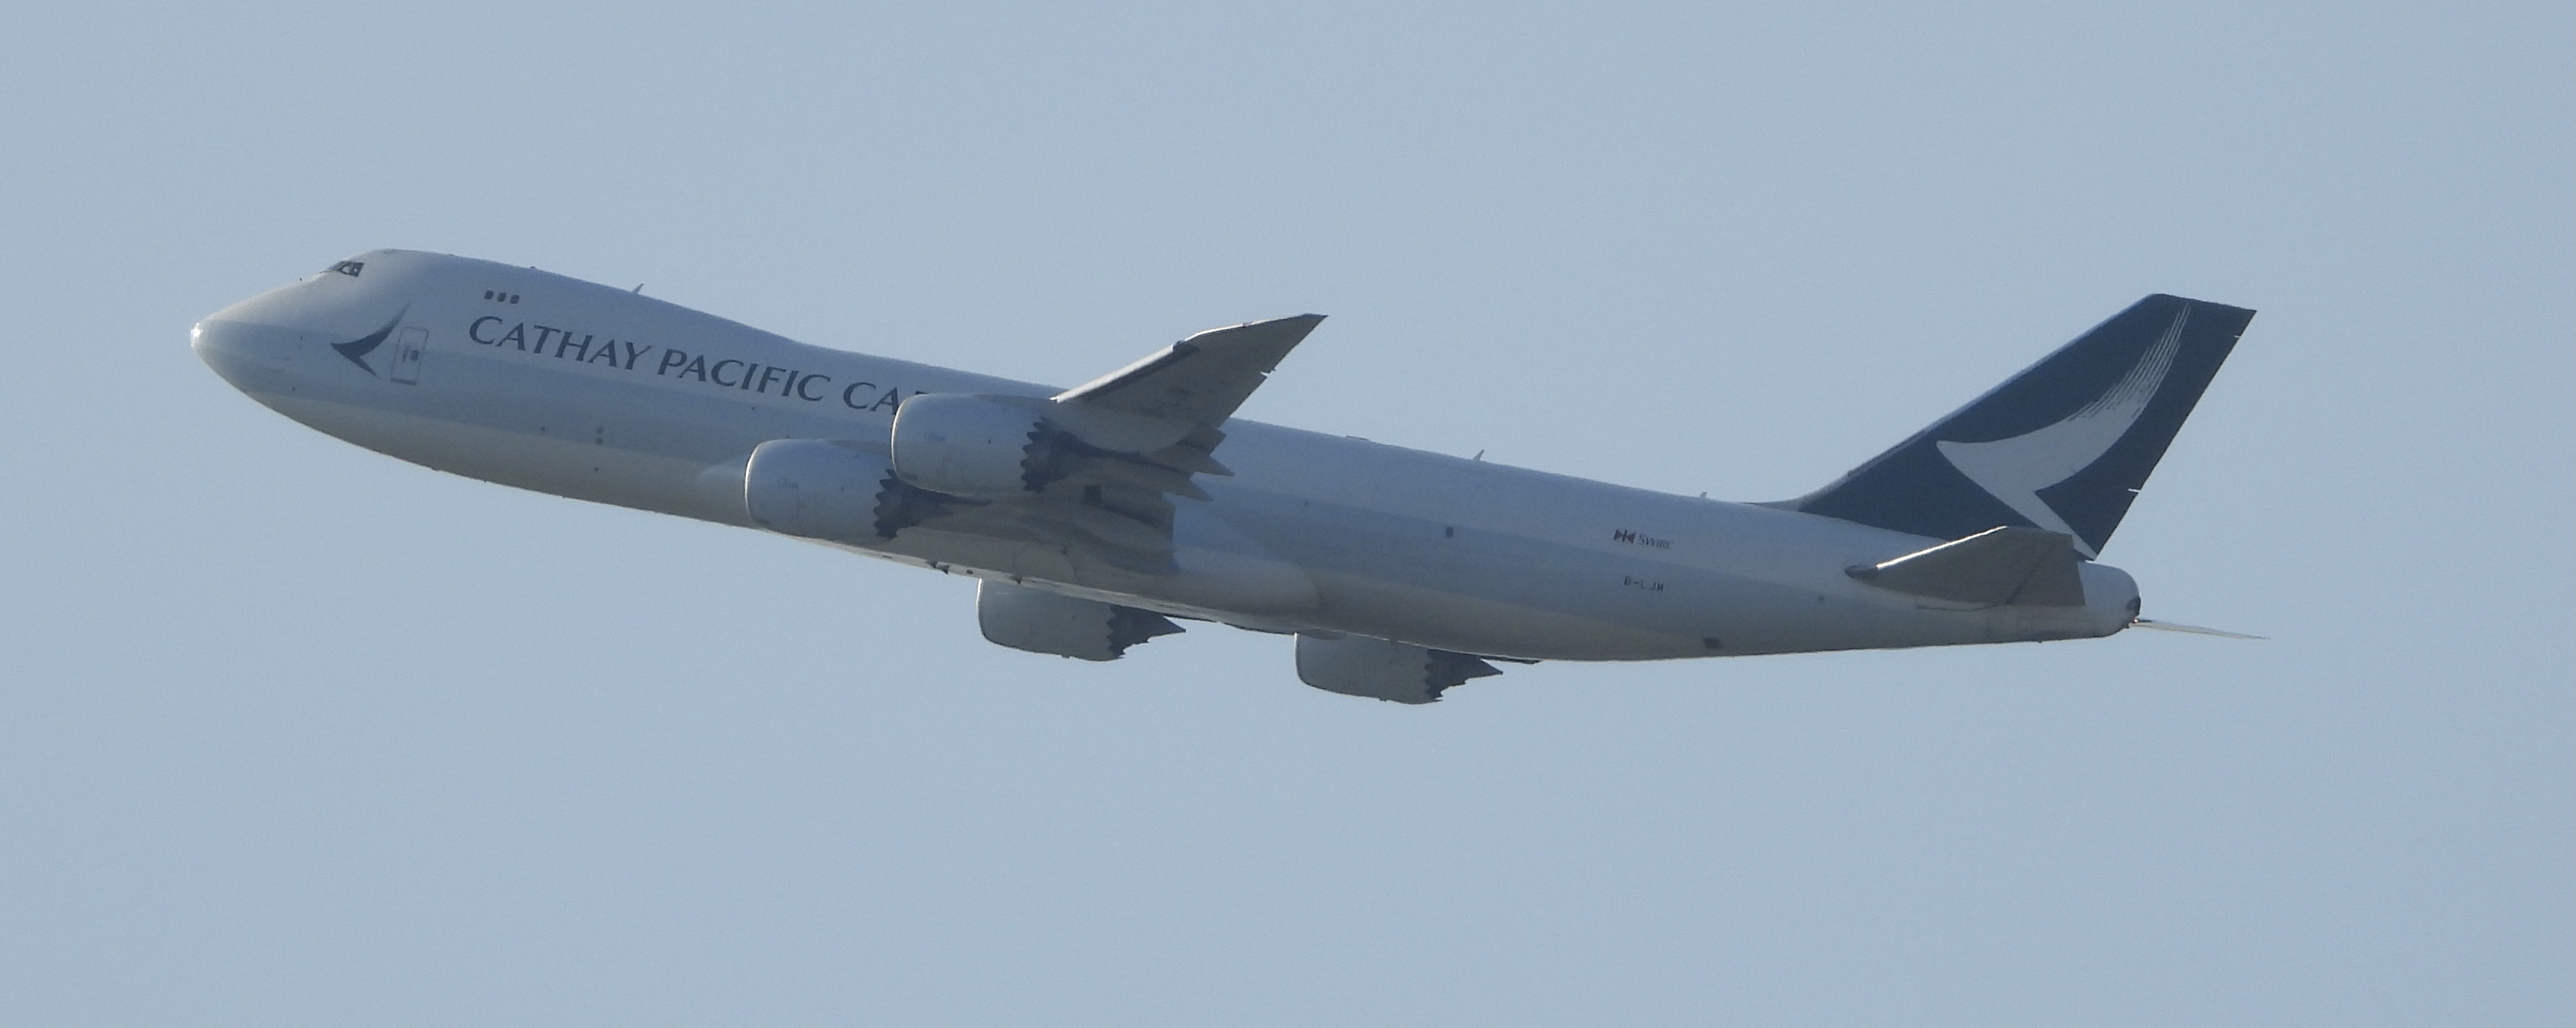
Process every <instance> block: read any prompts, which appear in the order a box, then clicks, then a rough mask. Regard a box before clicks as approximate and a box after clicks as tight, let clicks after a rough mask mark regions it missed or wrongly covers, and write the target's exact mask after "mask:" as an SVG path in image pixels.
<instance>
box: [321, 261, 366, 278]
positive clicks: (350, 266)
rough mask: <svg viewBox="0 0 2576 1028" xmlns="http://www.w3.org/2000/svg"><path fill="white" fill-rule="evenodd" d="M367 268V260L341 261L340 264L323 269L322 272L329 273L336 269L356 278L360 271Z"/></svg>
mask: <svg viewBox="0 0 2576 1028" xmlns="http://www.w3.org/2000/svg"><path fill="white" fill-rule="evenodd" d="M366 268H367V262H365V261H341V262H340V263H338V264H334V265H332V266H330V267H327V268H324V269H322V273H323V274H325V275H328V274H330V273H332V272H335V271H336V272H339V273H340V274H343V275H347V276H349V277H350V278H356V277H358V273H359V272H361V271H364V270H366Z"/></svg>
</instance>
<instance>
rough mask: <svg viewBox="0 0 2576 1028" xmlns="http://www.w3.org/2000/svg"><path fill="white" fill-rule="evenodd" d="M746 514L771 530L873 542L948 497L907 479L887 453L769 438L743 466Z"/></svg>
mask: <svg viewBox="0 0 2576 1028" xmlns="http://www.w3.org/2000/svg"><path fill="white" fill-rule="evenodd" d="M742 501H743V512H744V513H745V514H748V515H750V517H751V522H752V523H753V524H755V525H759V526H760V527H762V528H766V529H769V530H770V531H773V532H784V533H786V534H788V535H796V536H804V537H806V538H809V539H837V540H841V541H843V542H874V541H877V540H881V539H892V538H894V534H895V533H896V532H897V531H900V530H902V529H904V528H907V527H910V526H912V525H917V524H920V523H921V522H922V520H923V519H925V518H928V517H931V516H933V515H935V514H938V513H941V512H943V511H945V510H946V509H947V506H948V504H949V503H950V502H952V501H949V500H946V499H944V498H942V497H937V496H932V495H930V494H928V493H925V492H923V491H921V490H919V489H915V488H912V487H910V486H907V485H905V484H904V482H903V480H902V479H900V478H897V477H896V476H895V474H894V465H893V463H892V462H890V461H888V460H887V459H886V458H885V457H883V456H880V455H878V454H876V453H872V452H869V451H867V450H862V449H859V448H857V447H855V446H853V445H850V444H847V443H836V442H830V441H827V440H822V439H772V440H770V441H768V442H765V443H762V444H760V446H759V447H757V448H755V449H753V450H752V451H751V461H750V463H749V464H747V465H746V466H745V467H744V468H743V476H742Z"/></svg>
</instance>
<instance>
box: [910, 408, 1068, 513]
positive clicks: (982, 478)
mask: <svg viewBox="0 0 2576 1028" xmlns="http://www.w3.org/2000/svg"><path fill="white" fill-rule="evenodd" d="M1048 433H1049V429H1048V428H1047V425H1046V420H1045V419H1044V418H1041V417H1039V416H1038V414H1037V412H1035V411H1031V410H1027V409H1024V408H1020V407H1014V406H1011V405H1009V404H1005V403H996V402H994V401H992V400H988V399H985V398H983V397H980V396H964V395H958V394H954V393H924V394H921V395H919V396H915V397H913V398H911V399H908V400H905V401H903V406H901V407H897V408H895V412H894V435H893V445H892V447H891V449H892V451H893V464H894V473H895V474H896V475H897V476H899V477H901V478H902V479H903V480H904V481H906V482H909V483H912V484H913V485H915V486H919V487H921V488H923V489H928V490H930V491H932V492H937V493H949V494H951V495H956V496H974V497H981V498H985V499H1002V498H1006V497H1011V496H1017V495H1021V494H1024V493H1029V492H1034V491H1036V490H1038V489H1041V488H1044V487H1045V486H1046V481H1047V479H1046V476H1045V474H1044V470H1043V464H1044V461H1043V460H1039V461H1032V460H1031V456H1032V453H1033V450H1034V448H1036V447H1037V446H1039V445H1040V443H1041V441H1042V440H1044V439H1045V438H1046V436H1047V435H1048Z"/></svg>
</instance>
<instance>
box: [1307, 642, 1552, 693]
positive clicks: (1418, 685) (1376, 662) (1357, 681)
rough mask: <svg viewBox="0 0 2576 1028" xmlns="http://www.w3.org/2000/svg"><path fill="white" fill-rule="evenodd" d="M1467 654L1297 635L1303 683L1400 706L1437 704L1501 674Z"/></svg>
mask: <svg viewBox="0 0 2576 1028" xmlns="http://www.w3.org/2000/svg"><path fill="white" fill-rule="evenodd" d="M1499 674H1502V672H1500V671H1496V670H1494V666H1493V665H1491V664H1488V663H1485V662H1484V661H1482V660H1479V659H1477V658H1475V657H1470V656H1468V655H1466V654H1463V653H1451V652H1449V651H1447V650H1435V649H1430V648H1428V647H1423V646H1415V645H1413V644H1412V643H1400V642H1394V641H1392V640H1387V639H1376V638H1371V637H1369V636H1365V635H1344V636H1338V637H1333V638H1325V637H1323V636H1315V635H1299V636H1298V637H1297V680H1298V681H1301V682H1304V683H1306V684H1308V685H1311V686H1314V687H1315V688H1318V689H1322V690H1324V691H1325V692H1337V693H1341V694H1342V695H1344V696H1371V697H1375V698H1377V699H1381V700H1393V701H1395V702H1397V703H1433V702H1437V701H1438V700H1439V699H1440V694H1441V693H1442V692H1445V691H1447V690H1448V689H1449V687H1450V686H1453V685H1457V684H1458V683H1460V682H1464V681H1466V680H1468V679H1470V678H1483V677H1485V676H1487V675H1499Z"/></svg>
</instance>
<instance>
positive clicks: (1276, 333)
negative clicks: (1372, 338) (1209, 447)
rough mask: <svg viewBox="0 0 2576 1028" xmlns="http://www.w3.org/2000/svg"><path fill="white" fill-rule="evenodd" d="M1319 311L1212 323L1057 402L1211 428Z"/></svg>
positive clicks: (1319, 318) (1299, 338)
mask: <svg viewBox="0 0 2576 1028" xmlns="http://www.w3.org/2000/svg"><path fill="white" fill-rule="evenodd" d="M1323 321H1324V316H1323V315H1321V314H1300V315H1297V316H1295V317H1287V318H1274V319H1272V320H1269V321H1254V322H1247V323H1245V324H1241V325H1228V326H1226V327H1224V328H1212V329H1209V330H1207V331H1205V332H1201V333H1198V334H1197V335H1193V336H1191V337H1189V338H1187V339H1184V340H1181V341H1180V342H1177V343H1173V344H1172V345H1170V346H1166V347H1164V348H1162V349H1161V350H1158V351H1155V352H1154V353H1151V354H1148V355H1146V357H1145V358H1144V359H1142V360H1139V361H1137V362H1135V363H1133V364H1130V365H1128V366H1126V367H1123V368H1120V369H1118V370H1116V371H1113V372H1110V373H1109V374H1107V375H1103V376H1101V377H1099V378H1096V379H1093V380H1091V381H1089V382H1085V383H1083V384H1081V385H1078V386H1075V387H1073V388H1071V389H1067V390H1065V391H1064V392H1061V393H1058V394H1056V395H1055V396H1054V397H1053V399H1054V401H1055V402H1057V403H1062V404H1072V405H1078V406H1081V407H1086V408H1090V409H1092V410H1103V411H1114V412H1116V413H1120V414H1132V415H1137V416H1141V417H1148V418H1155V419H1158V420H1168V421H1175V422H1181V423H1184V424H1190V425H1205V426H1209V427H1214V426H1216V425H1218V424H1221V423H1223V422H1224V421H1225V419H1227V418H1230V417H1233V416H1234V411H1235V408H1237V407H1240V406H1242V405H1243V401H1244V400H1245V399H1247V398H1249V397H1250V396H1251V395H1252V391H1253V390H1254V389H1257V388H1260V386H1261V383H1262V381H1263V380H1264V379H1265V378H1267V377H1268V375H1269V373H1270V371H1271V370H1272V369H1274V368H1277V367H1278V366H1279V362H1280V361H1281V360H1282V359H1285V358H1286V357H1287V356H1288V351H1290V350H1293V349H1295V348H1296V347H1297V344H1298V343H1300V342H1303V341H1305V338H1306V336H1307V334H1308V333H1310V332H1313V331H1314V330H1315V326H1316V325H1319V324H1322V323H1323Z"/></svg>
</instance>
